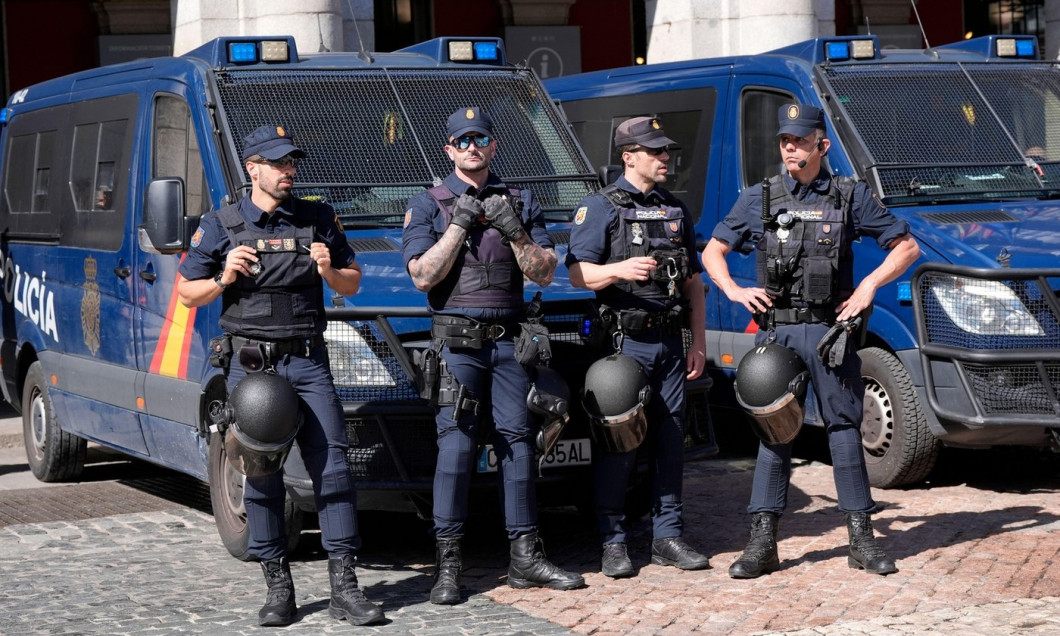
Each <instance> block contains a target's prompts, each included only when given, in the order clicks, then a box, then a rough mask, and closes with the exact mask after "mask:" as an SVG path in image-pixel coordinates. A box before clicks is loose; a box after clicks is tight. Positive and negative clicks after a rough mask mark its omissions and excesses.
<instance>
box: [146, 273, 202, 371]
mask: <svg viewBox="0 0 1060 636" xmlns="http://www.w3.org/2000/svg"><path fill="white" fill-rule="evenodd" d="M194 327H195V308H191V309H189V308H188V307H185V306H184V305H183V304H181V302H180V300H179V299H178V297H177V285H176V282H175V281H174V283H173V293H172V295H171V296H170V297H169V307H168V308H167V309H166V322H165V324H163V325H162V333H161V334H160V335H159V338H158V343H157V344H156V345H155V354H154V356H153V357H152V358H151V373H158V374H160V375H165V376H169V377H171V378H182V379H186V378H187V377H188V351H189V350H190V349H191V341H192V337H191V334H192V330H193V329H194Z"/></svg>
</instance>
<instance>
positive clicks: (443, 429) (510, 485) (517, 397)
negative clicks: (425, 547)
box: [434, 338, 537, 539]
mask: <svg viewBox="0 0 1060 636" xmlns="http://www.w3.org/2000/svg"><path fill="white" fill-rule="evenodd" d="M442 358H443V359H444V360H445V363H446V365H448V367H449V373H451V374H452V375H453V376H455V377H456V380H457V382H459V383H460V384H462V385H463V386H465V387H467V389H468V390H469V391H470V392H471V394H472V395H473V396H474V398H475V399H477V400H479V402H480V403H482V404H483V407H482V408H485V405H486V404H489V405H490V407H491V408H492V413H493V422H494V429H493V433H492V435H491V436H490V439H489V441H490V442H491V443H492V444H493V450H494V452H495V453H496V454H497V460H498V471H499V473H500V482H501V483H500V489H501V492H500V496H501V504H502V507H503V509H504V525H505V528H506V529H507V531H508V538H509V539H515V538H517V537H518V536H519V535H521V534H525V533H527V532H531V531H533V530H536V529H537V494H536V491H535V482H534V452H535V449H534V445H533V438H534V434H536V432H537V429H536V423H534V422H533V420H532V419H531V418H530V417H529V412H528V410H527V407H526V395H527V393H528V392H529V391H530V380H529V378H528V377H527V374H526V369H525V368H523V365H521V364H519V362H518V361H517V360H516V359H515V343H514V342H513V341H512V340H511V339H510V338H505V339H501V340H496V341H493V340H485V341H483V343H482V348H481V349H469V348H466V347H457V348H452V349H451V348H449V347H448V346H446V347H443V348H442ZM436 409H437V413H436V417H435V423H436V425H437V428H438V466H437V468H436V469H435V473H434V533H435V537H437V538H439V539H452V538H459V537H461V536H462V535H463V533H464V522H465V521H466V519H467V514H468V497H469V488H470V485H471V475H472V473H473V471H474V470H475V461H476V457H475V451H476V449H477V447H478V438H479V417H478V416H477V415H475V414H474V413H471V412H468V411H463V412H462V413H461V414H460V416H459V418H457V419H454V418H453V412H454V407H453V405H451V404H449V405H439V406H437V407H436Z"/></svg>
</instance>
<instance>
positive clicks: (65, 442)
mask: <svg viewBox="0 0 1060 636" xmlns="http://www.w3.org/2000/svg"><path fill="white" fill-rule="evenodd" d="M22 440H23V444H25V446H26V460H27V462H28V463H29V468H30V470H31V471H32V472H33V476H34V477H36V478H37V479H39V480H41V481H44V482H55V481H76V480H77V479H79V478H80V477H81V473H82V472H84V469H85V454H86V449H87V448H88V442H86V441H85V440H84V439H83V438H81V437H78V436H77V435H74V434H72V433H67V432H66V431H64V430H63V429H62V427H61V426H59V422H58V420H57V419H56V417H55V408H54V407H53V406H52V399H51V396H49V395H48V383H47V381H46V380H45V377H44V369H43V368H41V365H40V362H34V363H33V364H31V365H29V371H28V372H27V373H26V380H25V383H24V385H23V388H22Z"/></svg>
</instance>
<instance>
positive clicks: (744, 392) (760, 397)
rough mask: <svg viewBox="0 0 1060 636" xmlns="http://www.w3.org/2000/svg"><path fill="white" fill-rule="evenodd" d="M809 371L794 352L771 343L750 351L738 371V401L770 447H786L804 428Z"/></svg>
mask: <svg viewBox="0 0 1060 636" xmlns="http://www.w3.org/2000/svg"><path fill="white" fill-rule="evenodd" d="M809 375H810V372H809V371H807V370H806V363H804V362H803V361H802V358H800V357H799V356H798V354H796V353H795V352H794V351H792V350H791V349H789V348H787V347H785V346H783V345H779V344H776V343H774V342H770V343H767V344H763V345H758V346H756V347H755V348H754V349H751V351H749V352H748V353H747V355H745V356H744V357H743V359H742V360H740V366H739V367H737V369H736V382H735V384H734V388H735V389H736V401H738V402H739V403H740V406H742V407H743V408H744V410H746V411H747V412H748V413H749V414H750V415H751V418H752V423H751V426H752V428H754V431H755V434H756V435H758V437H759V439H761V440H762V441H764V442H766V443H767V444H787V443H789V442H791V441H792V440H793V439H795V435H797V434H798V432H799V429H800V428H802V419H803V415H804V412H803V406H802V400H803V398H804V397H805V395H806V383H807V382H808V380H809Z"/></svg>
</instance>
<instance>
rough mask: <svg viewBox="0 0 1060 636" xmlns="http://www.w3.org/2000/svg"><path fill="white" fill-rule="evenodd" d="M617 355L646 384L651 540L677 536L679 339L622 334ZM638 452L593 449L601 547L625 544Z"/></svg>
mask: <svg viewBox="0 0 1060 636" xmlns="http://www.w3.org/2000/svg"><path fill="white" fill-rule="evenodd" d="M622 353H623V354H625V355H628V356H630V357H632V358H633V359H635V360H636V361H637V362H639V363H641V365H643V366H644V371H645V372H646V373H647V374H648V379H649V382H650V384H651V391H652V395H651V399H650V400H649V402H648V408H647V413H648V432H647V435H646V436H645V438H644V443H643V444H642V445H641V446H642V447H645V446H646V447H647V448H646V449H644V450H646V451H647V453H648V454H649V459H650V462H651V468H650V477H651V520H652V537H653V538H654V539H667V538H671V537H679V536H681V531H682V528H683V520H682V507H683V503H682V501H681V486H682V472H683V470H684V453H685V445H684V444H685V434H684V427H683V423H682V422H683V419H684V412H685V366H686V358H685V353H684V344H683V341H682V337H681V335H680V334H670V333H667V331H666V330H664V329H653V330H649V331H647V332H645V333H643V334H640V335H638V336H637V338H636V339H634V338H630V337H628V336H627V337H626V338H625V340H624V341H623V344H622ZM639 450H640V449H634V450H632V451H629V452H626V453H609V452H606V451H604V450H603V449H601V448H600V447H599V446H594V451H593V478H594V482H595V489H596V519H597V522H596V523H597V531H598V532H599V533H600V538H601V542H602V543H603V545H607V544H609V543H625V542H626V536H627V533H628V532H629V524H628V522H627V520H626V513H625V503H626V488H627V487H628V485H629V476H630V474H631V473H632V471H633V467H634V465H635V464H636V461H637V453H638V451H639Z"/></svg>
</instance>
